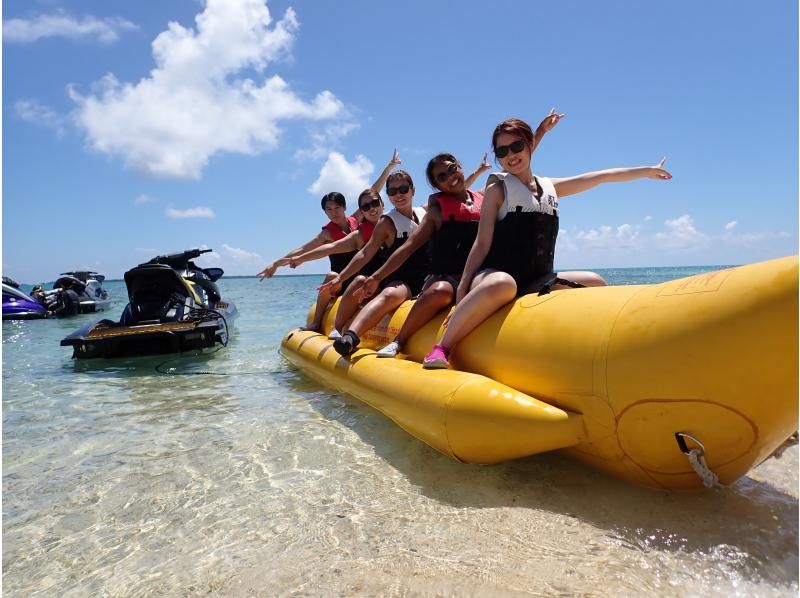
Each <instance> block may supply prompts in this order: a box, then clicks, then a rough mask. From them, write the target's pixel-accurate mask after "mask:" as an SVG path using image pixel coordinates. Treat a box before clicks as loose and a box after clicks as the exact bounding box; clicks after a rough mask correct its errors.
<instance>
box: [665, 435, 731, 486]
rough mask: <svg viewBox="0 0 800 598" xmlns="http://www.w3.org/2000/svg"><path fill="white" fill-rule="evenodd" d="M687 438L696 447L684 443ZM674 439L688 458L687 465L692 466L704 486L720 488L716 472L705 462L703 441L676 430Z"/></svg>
mask: <svg viewBox="0 0 800 598" xmlns="http://www.w3.org/2000/svg"><path fill="white" fill-rule="evenodd" d="M687 438H688V439H689V440H691V441H692V442H694V443H695V444H696V445H697V447H696V448H693V449H690V448H689V447H688V446H687V444H686V439H687ZM675 440H676V441H677V442H678V448H680V449H681V452H682V453H683V454H684V455H686V458H687V459H689V465H691V466H692V469H693V470H694V472H695V473H696V474H697V475H698V477H699V478H700V479H701V480H703V486H705V487H706V488H721V487H722V484H720V482H719V478H718V477H717V474H715V473H714V472H713V471H711V469H710V468H709V467H708V463H706V456H705V455H706V447H705V446H703V443H702V442H700V441H699V440H698V439H697V438H695V437H694V436H692V435H690V434H686V433H685V432H676V433H675Z"/></svg>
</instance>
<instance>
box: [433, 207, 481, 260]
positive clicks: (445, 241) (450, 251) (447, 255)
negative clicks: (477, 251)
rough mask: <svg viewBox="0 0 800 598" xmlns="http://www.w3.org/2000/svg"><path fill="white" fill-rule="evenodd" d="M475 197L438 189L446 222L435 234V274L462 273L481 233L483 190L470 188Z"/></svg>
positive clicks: (440, 208)
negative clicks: (440, 191) (462, 198)
mask: <svg viewBox="0 0 800 598" xmlns="http://www.w3.org/2000/svg"><path fill="white" fill-rule="evenodd" d="M467 193H468V197H469V199H470V200H471V201H467V202H464V201H461V200H460V199H459V198H458V197H456V196H455V195H453V194H451V193H435V194H433V195H431V197H430V199H433V200H436V202H437V203H438V204H439V210H440V212H441V214H442V226H441V228H439V230H438V231H436V232H435V233H434V235H433V237H432V238H431V244H430V256H431V267H430V271H431V273H433V274H461V272H463V271H464V266H465V265H466V263H467V257H468V256H469V252H470V249H472V245H473V243H475V237H476V236H477V235H478V220H479V219H480V217H481V205H483V194H482V193H478V192H475V191H467Z"/></svg>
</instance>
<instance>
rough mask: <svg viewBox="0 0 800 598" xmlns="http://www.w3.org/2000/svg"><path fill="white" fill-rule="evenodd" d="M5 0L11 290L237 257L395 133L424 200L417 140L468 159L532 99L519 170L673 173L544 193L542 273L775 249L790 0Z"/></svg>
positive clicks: (242, 269) (793, 50)
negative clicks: (529, 149) (548, 256)
mask: <svg viewBox="0 0 800 598" xmlns="http://www.w3.org/2000/svg"><path fill="white" fill-rule="evenodd" d="M2 17H3V23H4V25H3V47H2V50H3V123H2V124H3V154H2V155H3V179H2V180H3V187H2V191H3V198H2V199H3V228H2V232H3V243H2V250H3V253H2V264H3V273H4V274H5V275H8V276H11V277H12V278H15V279H17V280H19V281H20V282H26V283H34V282H39V281H49V280H53V279H54V278H55V277H56V275H57V274H58V273H59V272H62V271H64V270H68V269H74V268H79V267H80V268H92V269H96V270H98V271H100V272H103V273H105V274H106V275H107V276H108V277H110V278H119V277H121V276H122V274H123V272H124V271H125V270H127V269H129V268H130V267H132V266H134V265H136V264H137V263H139V262H142V261H145V260H147V259H149V258H150V257H152V256H153V255H155V254H157V253H163V252H170V251H178V250H181V249H184V248H189V247H196V246H203V247H211V248H213V249H214V253H213V254H210V257H206V258H205V260H204V263H205V264H206V265H221V266H222V267H223V268H225V270H226V272H227V273H228V274H232V275H247V274H255V273H256V272H258V271H259V270H260V269H261V268H262V267H263V266H264V265H265V264H266V263H267V262H269V261H271V260H272V259H274V258H276V257H279V256H280V255H282V254H283V253H284V252H285V251H287V250H289V249H291V248H292V247H294V246H296V245H299V244H300V243H302V242H303V241H305V240H307V239H309V238H311V237H312V236H313V235H315V234H316V232H317V231H318V230H319V227H320V226H322V225H323V224H324V223H325V217H324V214H323V212H322V210H321V209H320V207H319V199H320V197H321V196H322V195H323V194H325V193H327V192H328V191H335V190H338V191H342V192H344V193H345V194H346V196H347V198H348V203H349V205H351V206H354V205H355V199H356V194H357V193H358V191H359V190H360V189H362V188H364V187H365V186H368V185H369V184H370V183H371V182H372V180H374V178H375V177H376V176H377V174H378V173H379V172H380V171H381V169H382V168H383V167H384V166H385V164H386V163H387V161H388V160H389V158H390V157H391V155H392V150H393V148H395V147H396V148H397V149H398V151H399V152H400V157H401V158H402V160H403V166H402V167H403V168H405V169H406V170H408V171H409V172H410V173H411V175H412V176H413V177H414V180H415V181H416V201H417V203H424V201H425V200H426V198H427V196H428V194H429V193H430V188H429V187H428V185H427V183H426V181H425V178H424V169H425V165H426V163H427V161H428V159H429V158H430V157H431V156H433V155H434V154H436V153H438V152H439V151H449V152H452V153H454V154H455V155H456V156H458V157H459V158H460V159H461V160H462V162H464V164H465V167H466V169H467V170H468V171H469V170H471V169H472V168H474V167H475V166H477V165H478V163H479V162H480V159H481V157H482V156H483V153H484V152H485V151H487V150H488V149H489V145H490V136H491V132H492V130H493V128H494V126H495V124H497V122H499V121H500V120H502V119H504V118H507V117H510V116H519V117H521V118H524V119H526V120H528V121H529V122H531V123H532V124H533V125H535V124H536V123H538V121H539V120H540V119H541V118H542V117H543V116H544V115H545V114H546V113H547V112H548V110H549V109H550V108H551V107H554V106H555V107H557V109H558V110H559V111H560V112H564V113H566V114H567V117H566V118H565V119H564V120H563V121H562V122H561V123H560V124H559V125H558V126H557V127H556V129H555V130H554V131H552V132H551V133H550V134H549V135H548V136H547V137H546V139H545V140H544V141H543V143H542V144H541V146H540V147H539V150H538V151H537V153H536V156H535V157H534V172H536V173H537V174H540V175H544V176H569V175H572V174H578V173H581V172H585V171H590V170H598V169H602V168H610V167H617V166H638V165H648V164H656V163H657V162H658V160H659V159H660V158H661V157H662V156H667V162H666V167H667V168H668V169H669V170H670V172H672V174H673V176H674V178H673V179H672V180H671V181H669V182H656V181H650V180H646V181H636V182H633V183H628V184H624V185H606V186H604V187H600V188H597V189H594V190H591V191H589V192H586V193H584V194H581V195H577V196H574V197H569V198H566V199H564V200H563V201H562V203H561V232H560V235H559V241H558V246H557V250H556V267H557V268H561V269H573V268H603V267H626V266H659V265H706V264H741V263H750V262H754V261H759V260H763V259H769V258H773V257H778V256H783V255H789V254H793V253H796V252H797V246H798V233H797V229H798V175H797V167H798V153H797V131H798V106H797V89H798V80H797V75H798V65H797V56H798V51H797V24H798V15H797V3H796V2H790V1H786V0H776V1H775V2H765V3H757V2H752V1H746V2H745V1H736V0H735V1H725V2H723V1H721V0H712V1H709V2H695V1H688V0H686V1H684V0H678V1H676V2H670V3H655V2H641V1H640V0H637V1H633V0H631V1H626V0H621V1H615V2H602V3H601V2H588V1H585V0H581V1H577V0H572V1H570V0H566V1H562V2H557V3H556V2H548V3H545V2H539V1H522V0H513V1H511V0H498V1H496V2H491V3H486V2H477V1H464V2H456V1H452V0H451V1H436V0H425V1H424V2H423V1H419V2H418V1H413V0H412V1H408V2H401V3H389V2H360V1H355V0H353V1H347V0H343V1H340V2H318V1H312V0H300V1H292V2H287V1H276V0H270V1H269V2H268V3H267V2H264V1H262V0H236V1H234V0H209V1H207V2H200V1H193V0H183V1H180V2H178V1H174V0H162V1H159V2H108V1H107V0H106V1H100V0H97V1H89V0H70V1H69V2H66V1H59V0H38V1H37V0H17V1H7V0H6V1H4V2H3V14H2ZM484 181H485V179H481V180H480V181H479V186H482V184H483V182H484ZM326 269H327V260H321V261H317V262H313V263H310V264H306V265H304V266H303V267H302V269H300V270H299V272H301V273H312V272H322V271H324V270H326ZM279 272H280V273H291V272H292V271H291V270H281V271H279Z"/></svg>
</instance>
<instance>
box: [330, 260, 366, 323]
mask: <svg viewBox="0 0 800 598" xmlns="http://www.w3.org/2000/svg"><path fill="white" fill-rule="evenodd" d="M365 280H366V277H364V276H361V275H360V274H359V275H358V276H356V277H355V278H354V279H353V282H351V283H350V286H348V287H347V290H346V291H345V292H344V295H342V300H341V301H340V302H339V309H338V310H337V311H336V321H335V322H334V324H333V326H334V328H336V330H338V331H340V332H341V331H342V329H343V328H344V325H345V324H347V321H348V320H349V319H350V318H351V317H353V314H354V313H356V310H357V309H358V305H359V304H360V303H361V298H362V295H363V292H362V287H363V286H364V281H365Z"/></svg>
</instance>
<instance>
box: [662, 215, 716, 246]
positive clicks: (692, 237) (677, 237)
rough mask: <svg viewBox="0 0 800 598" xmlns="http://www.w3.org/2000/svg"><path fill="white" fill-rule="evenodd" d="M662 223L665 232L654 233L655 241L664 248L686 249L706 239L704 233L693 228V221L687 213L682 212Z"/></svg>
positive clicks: (700, 243)
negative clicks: (680, 214) (665, 229)
mask: <svg viewBox="0 0 800 598" xmlns="http://www.w3.org/2000/svg"><path fill="white" fill-rule="evenodd" d="M664 224H665V225H666V227H667V232H665V233H656V235H655V239H656V241H657V242H658V243H659V244H660V245H661V246H662V247H664V248H667V249H688V248H691V247H696V246H698V245H702V244H703V243H705V242H706V240H707V237H706V235H704V234H703V233H701V232H699V231H698V230H697V229H696V228H695V226H694V221H693V220H692V217H691V216H689V214H683V215H682V216H679V217H678V218H675V219H674V220H667V221H665V222H664Z"/></svg>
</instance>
